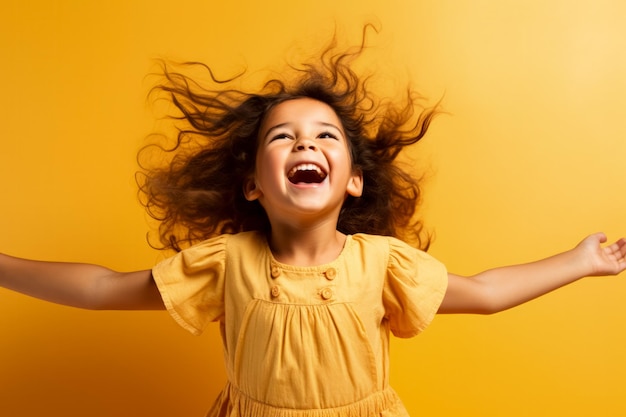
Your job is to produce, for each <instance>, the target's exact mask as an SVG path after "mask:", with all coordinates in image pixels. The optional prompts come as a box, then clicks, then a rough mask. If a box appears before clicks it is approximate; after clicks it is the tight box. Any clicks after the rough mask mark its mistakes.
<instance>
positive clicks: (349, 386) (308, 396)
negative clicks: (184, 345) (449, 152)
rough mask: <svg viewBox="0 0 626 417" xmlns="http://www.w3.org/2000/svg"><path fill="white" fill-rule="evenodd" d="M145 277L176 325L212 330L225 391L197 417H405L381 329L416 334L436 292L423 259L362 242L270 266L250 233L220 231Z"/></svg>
mask: <svg viewBox="0 0 626 417" xmlns="http://www.w3.org/2000/svg"><path fill="white" fill-rule="evenodd" d="M153 275H154V279H155V281H156V283H157V285H158V288H159V290H160V292H161V295H162V297H163V301H164V303H165V305H166V307H167V309H168V311H169V312H170V314H171V315H172V316H173V318H174V319H175V320H176V321H177V322H178V323H179V324H180V325H181V326H182V327H184V328H185V329H187V330H189V331H190V332H192V333H194V334H199V333H201V332H202V330H203V329H204V328H205V326H207V324H208V323H209V322H213V321H219V323H220V326H221V334H222V339H223V345H224V355H225V363H226V368H227V375H228V383H227V385H226V387H225V388H224V390H223V391H222V393H221V395H220V396H219V398H218V399H217V401H216V402H215V403H214V405H213V407H212V408H211V410H210V411H209V414H208V416H209V417H225V416H228V417H250V416H252V417H305V416H306V417H309V416H310V417H326V416H342V417H344V416H345V417H348V416H349V417H374V416H377V417H382V416H385V417H390V416H407V415H408V414H407V412H406V410H405V408H404V406H403V405H402V403H401V401H400V399H399V398H398V396H397V394H396V393H395V391H393V389H392V388H390V386H389V333H390V331H391V332H392V333H393V334H394V335H396V336H399V337H411V336H414V335H416V334H418V333H420V332H421V331H422V330H423V329H424V328H425V327H426V326H427V325H428V324H429V323H430V321H431V320H432V319H433V317H434V315H435V313H436V312H437V309H438V307H439V304H440V303H441V300H442V299H443V296H444V294H445V290H446V286H447V273H446V270H445V267H444V266H443V265H442V264H441V263H440V262H438V261H437V260H435V259H434V258H432V257H431V256H430V255H428V254H426V253H424V252H422V251H419V250H417V249H415V248H413V247H411V246H409V245H407V244H405V243H403V242H401V241H399V240H397V239H394V238H391V237H383V236H372V235H365V234H356V235H351V236H348V237H347V240H346V243H345V246H344V248H343V251H342V253H341V254H340V255H339V256H338V257H337V259H335V261H333V262H331V263H328V264H325V265H319V266H312V267H294V266H290V265H285V264H282V263H280V262H277V261H276V260H275V259H274V257H273V256H272V253H271V251H270V249H269V247H268V245H267V241H266V239H265V237H264V236H263V235H261V234H259V233H256V232H246V233H240V234H234V235H223V236H219V237H216V238H213V239H210V240H207V241H205V242H202V243H200V244H198V245H196V246H193V247H191V248H189V249H186V250H184V251H182V252H180V253H178V254H176V255H175V256H173V257H172V258H169V259H166V260H164V261H163V262H161V263H159V264H157V265H156V266H155V267H154V269H153Z"/></svg>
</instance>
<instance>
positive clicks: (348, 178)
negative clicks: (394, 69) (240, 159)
mask: <svg viewBox="0 0 626 417" xmlns="http://www.w3.org/2000/svg"><path fill="white" fill-rule="evenodd" d="M362 183H363V181H362V176H361V173H360V172H355V171H354V170H353V168H352V161H351V157H350V151H349V147H348V141H347V139H346V137H345V134H344V131H343V126H342V124H341V121H340V120H339V118H338V117H337V114H336V113H335V112H334V110H333V109H332V108H331V107H330V106H328V105H327V104H325V103H322V102H320V101H317V100H313V99H309V98H301V99H294V100H289V101H285V102H283V103H280V104H278V105H277V106H276V107H274V108H273V109H271V110H270V111H269V112H268V114H267V115H266V118H265V120H264V121H263V123H262V124H261V128H260V130H259V149H258V152H257V158H256V169H255V174H254V177H253V178H251V179H250V180H249V181H248V182H247V183H246V185H245V190H244V191H245V194H246V198H247V199H248V200H256V199H258V200H259V202H260V203H261V205H262V206H263V208H264V209H265V211H266V212H267V214H268V217H269V218H270V221H275V220H278V221H284V220H289V221H291V220H293V221H298V220H299V219H301V220H305V219H316V218H318V217H319V216H326V217H327V218H328V219H329V220H332V218H333V216H334V217H335V220H334V221H335V222H336V218H338V216H339V211H340V210H341V206H342V205H343V202H344V200H345V198H346V197H347V196H348V195H352V196H355V197H356V196H360V195H361V192H362Z"/></svg>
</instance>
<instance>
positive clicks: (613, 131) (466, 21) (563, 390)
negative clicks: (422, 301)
mask: <svg viewBox="0 0 626 417" xmlns="http://www.w3.org/2000/svg"><path fill="white" fill-rule="evenodd" d="M0 9H1V12H0V51H1V53H2V55H1V56H2V58H1V59H2V64H1V65H0V80H1V82H2V92H1V94H0V108H1V110H2V111H1V113H0V114H1V115H0V120H1V122H0V140H1V146H0V184H1V195H0V199H1V200H0V201H1V205H0V230H1V232H0V251H2V252H6V253H9V254H13V255H17V256H23V257H29V258H38V259H46V260H72V261H83V262H95V263H99V264H105V265H108V266H110V267H112V268H116V269H120V270H130V269H137V268H147V267H150V266H151V265H152V264H153V263H154V262H156V261H157V260H159V259H160V258H161V257H162V255H161V254H159V253H157V252H156V251H154V250H151V249H150V248H149V247H148V246H147V245H146V242H145V234H146V232H147V231H148V229H149V226H148V222H147V219H146V216H145V215H144V213H143V211H142V208H141V207H140V206H139V204H138V202H137V198H136V189H135V185H134V179H133V175H134V172H135V170H136V163H135V154H136V151H137V149H138V148H139V146H141V143H142V139H143V138H144V137H145V135H146V134H148V133H150V132H151V131H152V130H153V129H154V128H155V127H158V126H159V122H157V121H155V118H154V114H153V111H152V110H150V107H149V106H148V105H147V103H146V100H145V98H146V93H147V91H148V89H149V88H150V87H151V85H152V81H153V80H151V79H150V78H149V77H148V78H146V75H147V74H148V73H149V72H151V71H153V70H154V69H155V67H154V61H153V59H154V58H159V57H164V58H169V59H174V60H200V61H205V62H208V63H211V64H213V65H215V66H217V68H220V69H222V70H223V71H224V73H225V74H232V73H233V72H234V71H237V70H239V69H242V68H246V67H247V68H248V69H249V70H250V71H251V72H254V71H255V70H258V69H262V68H265V67H267V66H276V65H279V64H280V63H281V62H283V60H284V58H285V54H286V53H288V51H293V50H294V49H303V50H306V49H307V48H308V47H309V46H312V47H315V48H317V47H319V45H320V44H321V43H322V42H323V41H324V40H326V39H328V37H329V35H330V34H331V33H332V31H333V30H334V27H335V26H337V27H338V28H339V32H340V33H341V34H342V36H343V38H344V39H346V40H348V41H355V40H358V36H359V31H360V27H361V26H362V24H363V23H364V22H367V21H375V22H378V23H379V24H380V26H382V28H383V31H382V33H381V34H380V35H379V36H377V37H375V38H374V39H373V42H372V44H373V51H372V54H373V56H378V57H379V59H378V61H377V62H378V66H379V68H380V70H381V71H386V72H385V76H387V74H388V78H389V81H390V85H392V86H396V87H401V86H402V85H403V83H404V82H406V81H407V80H412V81H413V82H414V84H415V86H416V87H417V88H418V89H419V90H420V91H421V92H422V93H424V94H425V95H426V96H427V97H429V98H430V99H431V100H432V101H435V100H436V99H438V98H440V97H441V96H443V97H444V100H443V104H444V107H445V109H446V110H447V111H448V114H447V115H444V116H442V117H440V118H438V119H437V120H436V122H435V123H434V125H433V126H432V129H431V133H430V136H429V138H428V139H427V141H426V142H424V143H423V144H422V145H420V146H418V147H416V148H415V151H414V154H413V156H415V157H416V158H417V159H418V161H419V163H420V167H421V168H420V169H424V171H425V172H427V178H428V182H427V187H426V192H427V195H426V204H425V206H424V211H423V214H424V216H425V218H426V220H427V223H428V226H429V227H430V229H431V230H432V231H434V233H435V238H436V239H435V242H434V244H433V246H432V249H431V253H432V254H434V255H435V256H437V257H438V258H440V259H441V260H443V261H444V262H445V263H446V264H447V265H448V267H449V269H450V270H452V271H454V272H456V273H460V274H471V273H473V272H477V271H479V270H482V269H484V268H487V267H490V266H496V265H501V264H508V263H514V262H522V261H527V260H532V259H535V258H538V257H542V256H544V255H549V254H551V253H553V252H555V251H558V250H562V249H567V248H569V247H570V246H572V245H574V244H575V243H577V242H578V240H579V239H581V238H582V237H583V236H585V235H586V234H588V233H591V232H595V231H597V230H603V231H605V232H606V233H607V234H608V235H609V237H610V238H616V237H618V236H619V235H620V234H625V233H626V224H625V222H624V221H623V216H624V213H626V194H625V191H626V179H625V177H624V157H625V156H626V122H625V121H626V26H624V21H626V5H624V3H623V2H621V1H620V0H600V1H598V0H579V1H565V0H562V1H545V0H525V1H523V0H520V1H487V0H482V1H470V0H439V1H434V0H432V1H408V0H387V1H372V0H354V1H341V0H320V1H316V2H306V1H304V2H293V1H282V2H281V1H271V0H270V1H265V2H257V1H251V0H244V1H237V2H234V1H233V2H227V1H223V2H217V1H199V0H190V1H181V2H172V1H162V0H159V1H155V0H151V1H147V0H143V1H127V0H112V1H106V2H101V1H78V0H75V1H70V0H56V1H30V2H28V1H18V0H8V1H5V2H4V3H3V5H2V6H1V7H0ZM376 54H378V55H376ZM625 297H626V283H624V282H623V277H621V278H602V279H587V280H583V281H582V282H579V283H576V284H574V285H572V286H570V287H568V288H565V289H563V290H560V291H558V292H556V293H553V294H550V295H548V296H546V297H544V298H542V299H540V300H537V301H534V302H531V303H529V304H527V305H525V306H522V307H519V308H517V309H514V310H511V311H508V312H504V313H502V314H499V315H495V316H490V317H470V316H446V317H438V318H437V319H436V320H435V322H434V324H433V325H432V326H431V328H430V329H429V330H428V331H427V332H426V333H425V334H423V335H422V336H419V337H417V338H415V339H412V340H408V341H403V340H394V342H393V345H392V348H393V356H392V382H393V385H394V386H395V388H396V389H397V391H399V393H400V394H401V396H402V397H403V399H404V400H405V402H406V405H407V407H408V409H409V411H410V412H411V413H412V415H413V416H468V417H469V416H476V417H479V416H480V417H489V416H493V417H496V416H498V417H500V416H531V415H532V416H570V417H571V416H592V415H603V416H621V415H626V376H625V375H626V357H625V355H624V354H623V351H624V345H625V344H626V343H625V342H626V336H625V333H624V330H623V329H624V327H625V326H626V303H624V301H623V299H624V298H625ZM224 378H225V376H224V371H223V369H222V359H221V347H220V345H219V337H218V331H217V328H216V327H215V326H213V327H211V328H210V329H209V331H208V332H207V334H206V335H204V336H202V337H193V336H191V335H188V334H187V333H186V332H185V331H184V330H182V329H180V328H178V327H177V325H176V324H174V322H173V320H171V319H170V318H169V317H168V316H167V314H165V313H162V312H87V311H81V310H77V309H73V308H68V307H62V306H56V305H51V304H47V303H44V302H41V301H37V300H33V299H30V298H27V297H24V296H20V295H17V294H13V293H10V292H8V291H5V290H0V415H2V416H12V417H31V416H38V415H48V416H59V417H61V416H63V417H74V416H75V417H78V416H81V417H82V416H91V417H104V416H116V417H137V416H151V417H170V416H189V417H194V416H203V415H204V413H205V411H206V409H207V408H208V407H209V405H210V404H211V403H212V401H213V399H214V397H215V396H216V395H217V393H218V392H219V390H220V388H221V386H222V385H223V383H224Z"/></svg>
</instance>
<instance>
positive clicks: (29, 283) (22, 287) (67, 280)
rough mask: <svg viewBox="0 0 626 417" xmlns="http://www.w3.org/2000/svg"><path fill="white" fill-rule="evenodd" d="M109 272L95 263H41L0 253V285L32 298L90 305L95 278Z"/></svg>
mask: <svg viewBox="0 0 626 417" xmlns="http://www.w3.org/2000/svg"><path fill="white" fill-rule="evenodd" d="M107 273H110V271H109V270H108V269H106V268H102V267H99V266H95V265H86V264H72V263H63V262H42V261H33V260H27V259H20V258H15V257H12V256H8V255H0V286H2V287H4V288H7V289H10V290H13V291H16V292H19V293H22V294H26V295H29V296H32V297H35V298H39V299H42V300H46V301H51V302H54V303H58V304H65V305H70V306H75V307H83V308H91V307H92V304H93V300H91V298H92V294H96V293H97V290H96V289H95V288H94V287H97V285H98V279H99V277H100V276H103V275H105V274H107Z"/></svg>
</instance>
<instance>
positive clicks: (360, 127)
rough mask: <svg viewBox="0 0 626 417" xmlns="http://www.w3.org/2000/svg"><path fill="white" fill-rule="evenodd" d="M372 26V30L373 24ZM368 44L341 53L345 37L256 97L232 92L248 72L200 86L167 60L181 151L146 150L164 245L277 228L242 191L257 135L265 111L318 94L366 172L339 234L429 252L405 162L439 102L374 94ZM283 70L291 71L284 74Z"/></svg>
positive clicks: (147, 201) (148, 194) (148, 192)
mask: <svg viewBox="0 0 626 417" xmlns="http://www.w3.org/2000/svg"><path fill="white" fill-rule="evenodd" d="M366 29H367V28H366ZM365 32H366V31H365V30H364V35H363V43H362V44H361V45H360V46H358V47H355V48H351V49H348V50H344V51H338V48H337V42H336V39H333V42H331V44H330V45H329V46H328V47H327V48H326V49H325V50H324V51H323V53H322V54H321V55H320V56H318V57H316V58H315V59H313V60H311V61H310V62H308V63H304V64H301V65H299V66H289V68H288V70H289V72H288V74H287V75H284V76H281V77H280V78H271V79H269V80H268V81H267V82H265V84H264V85H263V86H262V88H260V89H259V91H256V92H249V91H244V90H243V89H241V88H230V87H229V85H233V84H234V83H235V82H237V81H241V77H242V76H241V75H240V76H237V77H234V78H232V79H229V80H219V79H217V78H216V77H215V76H214V74H213V72H212V69H211V68H210V67H209V66H206V65H204V64H201V63H186V64H182V67H184V68H186V69H194V70H195V69H198V68H200V69H202V70H203V71H204V72H205V73H206V74H208V75H209V76H210V82H209V83H208V84H209V86H208V87H207V86H201V85H200V84H199V83H198V82H196V81H194V80H193V79H192V78H190V77H189V76H187V75H184V74H183V71H173V70H171V69H170V66H168V65H166V64H163V66H162V70H163V75H164V78H163V79H164V81H163V83H162V84H160V85H158V86H157V87H155V90H154V91H155V92H157V93H165V94H166V96H167V97H168V98H169V99H170V100H171V102H172V103H173V104H174V105H175V106H176V109H177V111H178V112H180V113H179V114H177V115H174V116H172V117H173V118H174V119H177V120H178V123H180V124H179V125H178V126H177V129H178V133H177V135H176V138H175V141H174V143H173V145H172V146H169V147H168V146H166V145H165V144H163V143H160V144H156V146H155V144H152V145H151V146H147V147H146V148H144V149H143V150H142V151H141V152H140V163H141V165H142V169H143V171H142V172H141V174H142V175H140V176H139V178H140V181H139V183H140V191H141V194H142V202H143V204H144V205H145V206H146V208H147V210H148V213H149V214H150V215H151V216H152V217H153V218H155V219H157V220H158V221H160V225H159V236H160V242H161V246H162V247H163V248H170V249H175V250H181V249H182V248H183V247H184V246H187V245H189V244H193V243H196V242H199V241H201V240H204V239H207V238H209V237H212V236H215V235H217V234H222V233H237V232H241V231H248V230H260V231H263V232H269V231H270V224H269V221H268V218H267V215H266V214H265V211H264V210H263V208H262V207H261V205H260V204H259V203H258V202H257V201H252V202H251V201H247V200H246V199H245V198H244V195H243V184H244V181H245V180H246V179H247V178H249V177H250V175H252V173H253V172H254V164H255V158H256V151H257V146H258V145H257V136H258V130H259V126H260V124H261V121H262V119H263V117H264V115H265V114H266V113H267V112H268V111H269V110H270V109H271V108H273V107H274V106H276V105H277V104H278V103H282V102H284V101H287V100H292V99H295V98H302V97H307V98H312V99H315V100H319V101H321V102H323V103H326V104H328V105H329V106H331V107H332V108H333V109H334V111H335V112H336V113H337V115H338V117H339V119H340V120H341V123H342V124H343V128H344V131H345V133H346V136H347V139H348V141H349V144H350V150H351V155H352V161H353V164H354V168H356V169H360V170H361V171H362V173H363V180H364V190H363V195H362V196H361V197H358V198H354V197H348V199H347V200H346V201H345V203H344V206H343V208H342V210H341V213H340V215H339V221H338V224H337V229H338V230H339V231H341V232H343V233H346V234H354V233H370V234H380V235H390V236H396V237H399V238H403V239H405V240H407V241H411V242H412V243H414V244H415V245H416V246H418V247H421V248H422V249H426V248H427V247H428V244H429V236H427V235H425V233H423V224H422V222H421V221H420V220H419V219H415V216H414V215H415V211H416V208H417V206H418V203H419V200H420V197H421V189H420V185H419V181H418V177H416V176H415V173H412V172H408V171H407V170H404V169H401V168H400V167H399V166H398V165H397V163H396V157H397V156H398V154H399V153H400V152H401V151H402V150H403V149H404V147H406V146H409V145H412V144H414V143H416V142H418V141H419V140H420V139H421V138H422V137H423V136H424V134H425V133H426V130H427V129H428V126H429V124H430V122H431V121H432V118H433V116H434V115H435V114H437V111H436V106H435V107H433V108H422V107H420V106H419V105H418V102H419V96H417V95H416V94H415V93H414V92H413V91H412V90H411V89H407V92H406V96H405V97H404V100H400V102H399V103H398V104H394V103H392V102H391V101H389V100H386V101H385V100H381V99H377V98H376V97H375V96H374V95H373V94H372V93H371V92H369V91H368V89H367V87H368V80H369V78H368V77H366V76H363V77H360V76H359V75H357V73H356V72H355V70H353V69H352V64H353V63H354V61H355V60H356V59H357V58H358V57H359V56H361V54H362V53H363V52H364V50H365ZM283 74H284V73H283ZM150 149H153V150H154V149H158V150H160V151H162V156H164V158H162V159H161V163H159V164H156V165H155V164H154V162H151V163H150V164H151V165H152V166H151V167H149V166H148V165H150V164H147V163H146V157H147V156H149V155H150V156H154V154H153V153H152V152H148V151H149V150H150Z"/></svg>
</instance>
